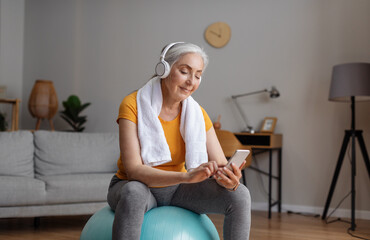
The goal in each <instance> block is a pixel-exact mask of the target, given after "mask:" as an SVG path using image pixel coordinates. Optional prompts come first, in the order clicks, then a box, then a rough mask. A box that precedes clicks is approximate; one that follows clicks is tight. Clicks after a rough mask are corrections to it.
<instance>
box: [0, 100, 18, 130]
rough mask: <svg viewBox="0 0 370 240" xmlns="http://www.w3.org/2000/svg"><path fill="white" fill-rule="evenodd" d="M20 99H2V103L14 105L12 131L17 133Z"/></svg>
mask: <svg viewBox="0 0 370 240" xmlns="http://www.w3.org/2000/svg"><path fill="white" fill-rule="evenodd" d="M20 102H21V100H20V99H18V98H17V99H3V98H1V99H0V103H9V104H12V126H11V131H17V130H18V125H19V103H20Z"/></svg>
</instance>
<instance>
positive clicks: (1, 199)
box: [0, 176, 45, 207]
mask: <svg viewBox="0 0 370 240" xmlns="http://www.w3.org/2000/svg"><path fill="white" fill-rule="evenodd" d="M0 189H1V193H0V206H1V207H4V206H26V205H39V204H44V202H45V183H44V182H43V181H40V180H38V179H35V178H29V177H15V176H0Z"/></svg>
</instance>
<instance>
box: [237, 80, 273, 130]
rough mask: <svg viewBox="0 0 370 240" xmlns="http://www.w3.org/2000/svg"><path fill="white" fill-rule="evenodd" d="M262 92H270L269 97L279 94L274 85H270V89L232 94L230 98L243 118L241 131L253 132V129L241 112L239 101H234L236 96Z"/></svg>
mask: <svg viewBox="0 0 370 240" xmlns="http://www.w3.org/2000/svg"><path fill="white" fill-rule="evenodd" d="M264 92H267V93H269V94H270V98H278V97H279V96H280V93H279V91H278V90H277V89H276V87H274V86H272V87H271V89H270V90H268V89H263V90H259V91H255V92H249V93H243V94H238V95H232V96H231V98H232V100H233V101H234V103H235V105H236V107H237V109H238V111H239V113H240V116H241V117H242V118H243V121H244V123H245V129H243V132H250V133H254V129H253V127H252V126H250V125H249V124H248V123H247V119H246V117H245V115H244V113H243V110H242V108H241V107H240V105H239V103H238V102H237V101H236V99H237V98H240V97H244V96H249V95H253V94H258V93H264Z"/></svg>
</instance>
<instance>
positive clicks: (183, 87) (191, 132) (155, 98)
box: [108, 42, 250, 240]
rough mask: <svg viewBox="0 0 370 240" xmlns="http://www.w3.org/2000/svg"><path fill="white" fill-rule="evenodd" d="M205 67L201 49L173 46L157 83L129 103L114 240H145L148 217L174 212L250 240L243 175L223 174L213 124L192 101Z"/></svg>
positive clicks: (123, 108) (113, 200) (111, 194)
mask: <svg viewBox="0 0 370 240" xmlns="http://www.w3.org/2000/svg"><path fill="white" fill-rule="evenodd" d="M207 63H208V57H207V55H206V54H205V52H204V51H203V50H202V49H201V48H200V47H198V46H197V45H194V44H191V43H183V42H177V43H171V44H169V45H167V46H166V47H165V48H164V50H163V51H162V54H161V57H160V62H159V63H158V64H157V66H156V75H155V77H154V78H152V79H151V80H150V81H149V82H148V83H147V84H146V85H145V86H143V87H142V88H141V89H139V90H138V91H135V92H133V93H131V94H129V95H128V96H126V97H125V98H124V99H123V101H122V103H121V105H120V108H119V115H118V118H117V123H118V124H119V141H120V150H121V156H120V158H119V159H118V163H117V165H118V171H117V173H116V174H115V175H114V176H113V178H112V180H111V183H110V186H109V191H108V203H109V205H110V207H111V208H112V209H113V210H114V211H115V219H114V223H113V239H121V240H123V239H125V240H127V239H130V240H135V239H140V232H141V224H142V222H143V219H144V214H145V212H147V211H149V210H150V209H152V208H154V207H157V206H168V205H170V206H177V207H182V208H186V209H189V210H191V211H194V212H196V213H199V214H204V213H218V214H224V215H225V220H224V239H225V240H230V239H232V240H238V239H248V238H249V230H250V195H249V191H248V189H247V188H246V187H245V186H244V185H242V184H240V182H239V180H240V177H241V170H240V169H239V168H238V167H237V166H235V165H232V169H233V170H232V171H231V170H229V169H227V168H224V166H225V165H226V164H227V160H226V158H225V155H224V154H223V151H222V148H221V146H220V143H219V142H218V139H217V136H216V133H215V131H214V128H213V126H212V122H211V120H210V118H209V116H208V115H207V113H206V111H205V110H204V109H203V108H202V107H201V106H200V105H199V104H198V103H197V102H196V101H195V100H194V99H193V98H192V97H191V95H192V93H193V92H195V91H196V90H197V89H198V87H199V84H200V82H201V77H202V74H203V72H204V70H205V68H206V66H207ZM225 173H226V174H225Z"/></svg>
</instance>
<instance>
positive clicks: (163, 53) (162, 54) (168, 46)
mask: <svg viewBox="0 0 370 240" xmlns="http://www.w3.org/2000/svg"><path fill="white" fill-rule="evenodd" d="M180 43H185V42H174V43H170V44H168V45H167V46H166V47H165V48H164V49H163V51H162V53H161V56H160V60H163V59H164V58H165V57H166V53H167V51H168V50H169V49H170V48H171V47H172V46H174V45H176V44H180Z"/></svg>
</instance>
